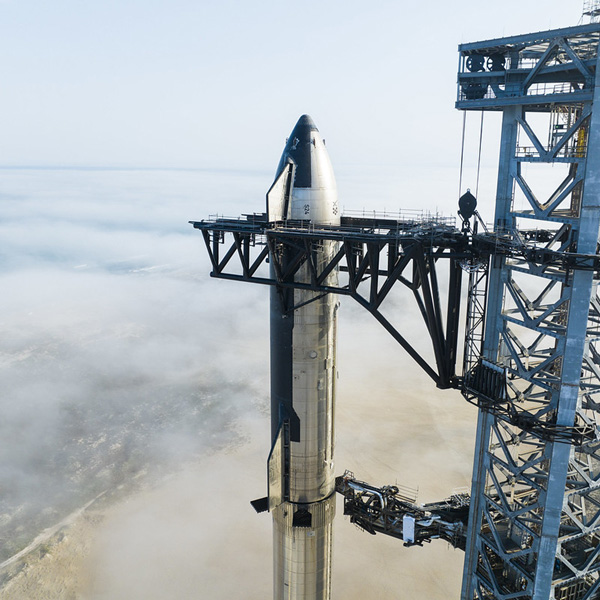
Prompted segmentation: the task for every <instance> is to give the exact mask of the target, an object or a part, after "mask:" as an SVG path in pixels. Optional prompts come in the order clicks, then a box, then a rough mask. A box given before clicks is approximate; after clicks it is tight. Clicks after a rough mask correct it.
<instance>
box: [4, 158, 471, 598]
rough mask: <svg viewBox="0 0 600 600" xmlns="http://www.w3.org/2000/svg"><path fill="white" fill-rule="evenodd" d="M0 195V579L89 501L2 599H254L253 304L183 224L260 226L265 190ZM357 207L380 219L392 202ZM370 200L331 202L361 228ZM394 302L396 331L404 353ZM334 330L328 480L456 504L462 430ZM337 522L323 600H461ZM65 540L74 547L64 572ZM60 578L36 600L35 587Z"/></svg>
mask: <svg viewBox="0 0 600 600" xmlns="http://www.w3.org/2000/svg"><path fill="white" fill-rule="evenodd" d="M1 175H2V180H3V185H2V192H1V193H0V201H1V205H2V222H1V224H0V239H1V243H0V260H1V262H0V277H1V278H2V286H3V289H4V290H6V292H5V294H3V295H2V298H1V300H0V303H1V311H0V319H1V320H2V330H3V336H2V339H1V340H0V359H1V362H0V369H1V373H2V375H1V377H0V380H1V381H2V387H3V393H2V398H1V400H0V402H2V412H3V419H2V422H1V425H0V429H1V431H0V434H1V435H2V439H3V440H4V442H3V444H2V445H1V447H0V453H1V456H0V492H1V493H0V536H1V537H0V539H1V542H0V552H1V555H0V563H2V562H3V561H6V560H7V559H9V558H10V557H11V556H13V555H14V554H15V553H17V552H19V551H20V550H21V549H23V548H24V547H26V546H27V545H28V544H29V543H30V542H31V541H32V539H33V538H35V536H36V535H38V534H39V533H40V532H41V531H43V530H44V529H45V528H47V527H50V526H52V525H56V524H57V523H60V522H61V520H62V519H64V518H65V517H66V516H68V515H69V514H71V513H73V511H75V510H77V509H78V508H81V507H82V506H84V505H85V504H86V503H88V502H90V501H91V500H93V499H94V498H96V497H97V496H98V495H99V494H102V493H105V495H104V496H102V498H101V499H100V500H99V501H98V504H100V505H101V508H100V509H98V511H97V512H96V513H93V512H92V513H91V514H92V516H93V515H96V517H97V518H96V517H94V518H91V517H89V518H88V520H87V521H85V523H84V524H83V525H81V524H80V525H77V527H79V529H77V527H76V528H72V529H69V528H68V527H66V528H64V531H63V533H62V534H61V535H63V536H66V538H65V540H66V541H65V542H61V543H57V544H54V542H53V543H52V544H50V545H46V546H44V547H43V549H42V550H40V548H38V549H36V551H35V557H36V561H33V562H32V561H29V562H28V561H27V560H25V561H24V562H21V563H18V564H12V565H11V566H10V567H5V568H4V569H3V570H2V572H0V577H2V578H3V579H2V581H3V588H2V591H0V597H3V598H7V599H8V598H11V599H13V598H28V599H29V598H35V597H39V598H45V599H49V598H52V597H56V598H63V597H64V598H69V597H74V598H75V597H81V598H86V599H90V600H104V599H109V598H110V599H111V600H120V599H126V598H145V599H148V598H165V597H177V598H181V599H185V598H190V599H191V598H197V597H213V598H232V597H235V598H264V597H268V595H269V594H270V587H271V534H270V529H271V525H270V518H269V517H268V516H267V515H255V514H254V511H253V510H252V509H251V507H250V505H249V500H251V499H253V498H256V497H259V496H262V495H263V494H264V488H265V471H266V468H265V460H266V456H267V454H268V451H269V434H268V431H269V424H268V420H269V418H268V412H267V410H268V409H267V406H268V387H269V386H268V304H267V302H268V294H267V293H266V290H265V289H264V288H262V287H259V286H251V285H244V284H235V283H231V282H222V281H218V280H210V279H209V277H208V272H209V264H208V259H207V258H206V256H205V251H204V248H203V245H202V240H201V236H200V235H199V234H198V232H194V231H193V229H192V227H191V226H190V225H187V221H188V220H191V219H201V218H204V217H206V216H207V215H208V214H210V213H214V212H217V211H218V212H220V213H223V212H224V213H225V214H240V213H242V212H251V211H252V210H256V211H260V210H262V208H263V206H262V205H263V201H264V192H265V189H266V188H267V187H268V185H269V183H270V177H271V176H272V174H271V173H260V172H255V173H240V172H227V173H223V172H207V171H204V172H203V171H160V170H146V171H110V170H35V169H33V170H32V169H15V170H3V171H2V172H1ZM338 179H339V185H340V190H341V191H343V190H344V189H349V188H350V187H351V186H350V183H349V182H351V181H352V179H351V177H350V176H348V179H344V177H343V176H342V177H340V176H339V175H338ZM373 180H374V181H375V178H373ZM391 181H392V184H393V182H394V180H393V178H392V179H391ZM345 186H346V187H345ZM365 187H366V189H368V190H369V193H370V194H372V195H373V196H375V197H377V198H379V202H380V205H379V206H375V207H376V208H379V209H382V208H388V209H392V208H395V207H394V206H393V205H394V202H395V201H396V199H397V198H398V196H399V195H400V194H399V193H398V191H397V190H395V189H383V188H377V187H376V186H373V185H371V186H369V185H366V186H365ZM364 191H365V190H364V189H359V190H355V193H356V197H354V198H352V197H348V196H351V194H346V201H345V202H343V203H344V204H345V205H346V206H352V207H355V208H362V206H361V204H360V203H359V202H357V199H358V198H359V197H364V196H365V194H364ZM402 204H403V202H401V200H400V199H398V200H397V203H396V205H397V206H398V207H399V206H400V205H402ZM390 205H391V206H390ZM448 212H450V211H448ZM407 298H408V300H407V302H406V304H404V300H403V299H402V298H398V299H394V300H393V302H392V303H391V305H390V311H391V313H392V314H393V315H394V316H395V318H396V320H397V321H399V324H400V326H401V328H402V330H403V331H406V332H408V333H409V334H412V335H413V338H415V339H418V338H419V335H422V334H421V333H420V331H419V326H418V323H417V321H416V320H415V318H414V307H413V305H412V304H411V300H410V297H408V296H407ZM339 331H340V333H339V340H338V368H339V372H340V378H339V382H338V383H339V385H338V392H337V413H336V438H337V444H336V465H337V468H336V469H337V471H338V472H339V474H341V473H342V472H343V470H344V469H346V468H348V469H351V470H353V471H354V472H355V474H356V476H357V477H358V478H360V479H364V480H367V481H369V482H372V483H374V484H377V485H383V484H387V483H395V482H398V483H402V484H403V485H407V486H410V487H418V488H419V501H422V502H425V501H430V500H436V499H440V498H442V497H445V496H446V495H448V494H449V493H451V492H452V491H453V489H455V488H461V487H464V486H466V485H467V484H468V481H469V478H470V470H471V458H472V457H471V453H472V443H473V430H474V418H475V411H474V410H473V409H471V407H468V406H465V404H464V402H463V401H462V400H461V399H460V398H459V397H457V396H456V395H454V394H453V393H452V392H443V393H441V392H438V391H436V390H435V388H434V386H433V383H432V382H430V381H429V380H428V378H427V376H426V375H424V374H421V373H420V372H419V371H418V370H417V367H416V366H415V365H414V364H413V363H412V362H411V361H410V359H409V358H408V357H406V356H405V355H404V354H403V352H402V351H401V349H400V348H399V347H398V346H397V345H396V344H395V343H394V342H393V340H392V339H391V338H390V337H389V336H388V335H387V334H386V333H385V332H384V331H383V329H382V328H381V327H380V326H379V325H378V324H377V323H376V322H375V321H374V320H373V319H372V317H370V316H369V315H368V314H366V313H365V312H364V311H363V309H361V308H360V307H359V306H358V305H354V304H352V303H351V302H350V301H347V300H345V299H343V300H342V307H341V310H340V325H339ZM92 508H93V507H92ZM341 513H342V505H341V503H340V504H339V506H338V517H337V519H336V522H335V538H334V539H335V542H334V544H335V546H334V574H333V595H334V598H335V597H342V596H343V597H348V598H354V597H356V598H358V597H364V596H365V594H366V595H369V596H371V597H373V596H374V595H375V596H378V597H394V598H395V597H407V598H408V597H413V596H414V595H417V594H420V595H423V594H424V595H425V596H426V597H428V598H431V599H432V600H435V599H436V598H440V599H441V598H447V597H449V596H456V595H457V593H452V594H449V591H448V590H449V589H451V588H454V589H455V590H456V592H457V591H458V586H459V582H460V569H461V564H462V554H461V553H460V552H459V551H455V550H452V549H449V548H448V547H447V546H446V544H444V543H442V542H437V543H433V544H432V545H431V546H428V547H426V548H415V549H405V548H403V547H402V544H401V542H399V541H398V540H394V539H386V538H384V537H383V536H380V535H378V536H375V537H372V536H369V535H368V534H365V533H362V532H359V531H358V530H357V529H356V528H354V527H353V526H351V525H350V524H349V523H348V522H347V520H346V519H345V518H344V517H343V516H342V514H341ZM80 521H81V520H80ZM80 521H78V522H80ZM84 525H85V527H84ZM78 532H79V533H78ZM69 536H70V538H69ZM78 536H79V537H78ZM60 539H61V540H62V539H63V538H62V537H61V538H60ZM69 539H71V540H72V543H73V544H74V547H75V548H79V547H78V546H76V545H75V542H73V540H78V539H79V540H84V541H85V542H86V544H87V545H86V548H85V551H84V550H82V549H81V548H80V549H79V550H77V552H78V553H79V554H81V556H82V557H83V558H82V559H81V560H80V561H79V562H77V563H74V562H73V560H70V562H69V560H67V559H66V558H65V557H64V556H63V555H64V554H65V552H64V551H63V550H61V548H62V547H63V546H64V545H65V544H67V546H66V548H68V540H69ZM59 541H60V540H59ZM71 553H73V552H71ZM63 559H64V560H63ZM71 559H72V557H71ZM61 561H62V562H61ZM64 561H66V562H64ZM64 564H68V565H69V568H68V569H67V568H66V567H65V566H64ZM61 565H62V566H61ZM434 567H435V568H434ZM432 570H433V572H434V575H433V576H432ZM61 577H62V578H63V580H62V583H61V585H62V586H63V587H62V588H61V589H62V592H59V593H58V595H56V596H52V595H51V592H50V591H49V590H50V589H54V588H56V586H55V585H54V584H52V585H50V584H48V585H46V583H44V582H47V580H52V581H55V580H61ZM52 586H54V588H53V587H52ZM69 586H70V587H69ZM19 590H21V591H19ZM23 590H25V591H23ZM69 590H71V591H70V592H69ZM73 590H76V591H73ZM199 590H200V592H199ZM399 590H403V591H402V595H400V592H399ZM19 594H21V595H19ZM36 594H37V595H36ZM61 594H62V595H61ZM68 594H72V595H68ZM75 594H79V595H75Z"/></svg>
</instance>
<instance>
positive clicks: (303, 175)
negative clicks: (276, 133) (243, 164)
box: [275, 115, 319, 188]
mask: <svg viewBox="0 0 600 600" xmlns="http://www.w3.org/2000/svg"><path fill="white" fill-rule="evenodd" d="M313 131H316V132H318V131H319V130H318V129H317V126H316V125H315V122H314V121H313V120H312V118H311V117H310V116H309V115H302V116H301V117H300V118H299V119H298V122H297V123H296V125H295V126H294V129H292V133H290V137H289V138H288V139H287V143H286V145H285V148H284V149H283V154H282V156H281V160H280V162H279V166H278V167H277V173H276V175H275V179H277V177H278V176H279V174H280V173H281V171H282V170H283V168H284V166H285V164H286V162H287V161H288V159H292V161H293V162H294V163H295V164H296V177H295V186H296V187H307V188H308V187H310V186H311V181H312V178H311V160H310V152H311V133H312V132H313Z"/></svg>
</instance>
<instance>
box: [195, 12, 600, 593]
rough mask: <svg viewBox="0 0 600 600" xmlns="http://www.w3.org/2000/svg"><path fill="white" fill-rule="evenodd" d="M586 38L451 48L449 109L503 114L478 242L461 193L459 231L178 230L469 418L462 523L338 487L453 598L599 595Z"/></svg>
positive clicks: (593, 53) (575, 31)
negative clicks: (308, 308) (425, 552)
mask: <svg viewBox="0 0 600 600" xmlns="http://www.w3.org/2000/svg"><path fill="white" fill-rule="evenodd" d="M588 4H589V5H590V8H589V10H590V11H591V12H590V18H591V19H592V21H594V20H597V18H596V17H597V12H596V9H597V6H596V5H597V3H592V2H590V3H588ZM599 41H600V23H597V22H592V23H589V24H586V25H579V26H576V27H570V28H564V29H557V30H552V31H544V32H538V33H532V34H525V35H518V36H513V37H506V38H501V39H494V40H488V41H483V42H476V43H469V44H462V45H461V46H459V54H460V62H459V73H458V97H457V102H456V107H457V108H458V109H460V110H463V111H497V112H500V113H501V114H502V131H501V146H500V159H499V166H498V182H497V191H496V203H495V215H494V223H493V226H492V227H491V229H490V230H489V231H488V230H485V229H483V230H482V228H480V229H479V231H477V228H476V227H475V225H474V224H473V223H472V220H473V218H474V216H477V213H476V212H475V206H474V205H472V203H471V200H470V198H468V197H467V201H466V202H464V198H463V204H462V206H461V218H462V219H463V226H462V228H461V229H457V228H456V227H455V226H454V225H453V223H452V222H449V221H446V220H444V219H440V218H439V217H437V216H431V215H423V214H421V215H418V216H415V215H414V214H410V213H409V212H407V213H405V214H403V215H396V216H391V215H369V216H365V215H362V216H358V217H357V216H350V215H348V214H343V215H341V218H340V220H339V223H338V222H337V221H336V222H335V223H330V224H321V223H318V222H317V223H310V222H306V221H303V220H301V219H300V220H298V219H296V220H294V219H291V218H289V219H288V218H284V219H283V220H277V221H276V220H274V219H273V218H272V217H271V216H270V215H269V214H267V213H263V214H254V215H244V216H243V217H240V218H237V219H226V218H220V219H214V220H209V221H201V222H194V223H193V225H194V227H195V228H197V229H199V230H200V231H201V232H202V235H203V237H204V241H205V244H206V248H207V251H208V254H209V257H210V260H211V264H212V273H211V275H212V276H214V277H219V278H224V279H230V280H237V281H247V282H254V283H261V284H265V285H269V286H273V287H274V288H275V289H276V290H278V293H279V294H280V295H283V294H286V293H288V292H289V291H290V290H304V291H305V292H308V291H310V292H312V293H315V294H316V296H315V297H322V296H325V295H328V294H340V295H346V296H350V297H352V298H354V299H355V300H356V301H357V302H359V303H360V304H361V305H362V306H363V307H364V308H365V309H367V310H368V311H369V312H370V313H371V314H372V315H373V316H374V317H375V318H376V319H377V320H378V321H379V322H380V323H381V324H382V325H383V326H384V327H385V328H386V330H387V331H388V332H389V333H390V334H391V335H392V336H393V337H394V339H395V340H396V341H397V342H398V343H399V344H400V345H401V346H402V347H403V348H404V349H405V350H406V351H407V352H408V353H409V354H410V356H411V357H412V358H413V359H414V360H415V361H416V362H417V364H419V365H420V366H421V368H422V369H424V370H425V372H426V373H427V374H428V375H429V376H430V377H431V379H432V380H433V381H434V383H435V384H436V385H437V387H439V388H455V389H459V390H460V391H461V392H462V394H463V395H464V397H465V398H466V399H467V400H468V401H470V402H472V403H474V404H476V405H477V406H478V408H479V412H478V423H477V438H476V445H475V457H474V466H473V479H472V489H471V495H470V506H469V510H468V515H467V514H466V510H465V508H466V506H467V504H469V499H468V498H465V497H461V498H454V499H451V500H449V501H448V502H442V503H435V504H432V505H428V506H427V507H425V508H424V507H417V506H416V505H414V504H413V503H412V502H411V501H410V499H409V498H402V497H400V496H399V495H398V490H397V489H396V488H393V486H388V487H386V488H375V487H373V486H370V485H368V484H364V483H362V482H357V481H355V480H354V479H353V478H352V477H350V476H344V477H343V478H338V481H337V482H336V488H337V490H338V491H339V492H340V493H343V494H344V498H345V500H344V501H345V507H344V510H345V513H346V514H351V515H352V519H353V520H354V522H356V523H359V524H361V526H362V527H363V528H364V529H366V530H368V531H370V532H371V533H375V532H380V533H386V534H390V535H394V536H395V537H399V538H400V539H403V540H404V542H405V544H407V545H412V544H414V543H420V541H423V540H426V539H431V538H432V537H441V538H443V539H446V540H448V541H450V543H453V544H454V545H455V546H456V547H460V548H464V549H465V563H464V577H463V588H462V595H461V597H462V600H475V599H477V600H491V599H495V600H509V599H521V600H525V599H528V600H549V599H553V600H592V599H598V598H600V429H599V425H600V422H599V420H600V413H599V411H600V397H599V393H600V298H599V297H598V290H597V283H598V279H599V278H600V276H599V273H600V261H599V257H598V237H599V233H600V96H599V94H600V69H599V68H598V60H599V52H598V47H599ZM473 200H474V199H473ZM323 248H330V249H332V251H331V252H327V253H323ZM267 260H268V261H270V264H269V265H268V267H267V266H266V265H265V263H266V262H267ZM442 264H445V265H446V266H447V269H448V277H447V278H444V279H441V278H439V277H438V275H437V271H438V269H439V268H440V267H441V265H442ZM465 270H466V271H467V272H468V274H469V277H468V295H467V307H466V327H465V331H466V333H465V337H464V340H463V341H464V344H463V361H462V369H460V371H459V372H457V369H456V365H457V348H458V341H459V333H458V332H459V318H460V314H461V311H460V301H461V281H462V273H463V271H465ZM336 271H339V275H340V277H339V280H338V279H337V278H332V277H331V274H332V273H334V272H336ZM440 281H447V282H448V283H447V287H445V289H442V286H441V285H440V283H439V282H440ZM398 288H401V289H408V290H410V292H412V295H413V297H414V300H415V302H416V304H417V306H418V309H419V313H420V314H421V316H422V318H423V323H424V326H425V331H426V334H427V337H428V339H429V341H430V347H431V352H430V356H431V357H432V359H428V358H427V357H426V356H424V355H423V353H422V352H421V351H420V350H419V349H417V348H415V347H414V346H413V345H411V343H410V342H409V341H408V340H407V339H406V337H405V336H404V335H403V334H402V332H401V331H399V330H398V329H397V328H396V327H394V325H393V324H392V323H391V322H390V321H389V320H388V318H387V317H386V316H385V315H384V313H383V312H382V305H383V304H384V303H385V301H386V298H388V296H389V295H390V293H391V292H392V290H395V289H398ZM444 292H445V293H444ZM443 300H445V302H444V301H443ZM284 462H285V461H284Z"/></svg>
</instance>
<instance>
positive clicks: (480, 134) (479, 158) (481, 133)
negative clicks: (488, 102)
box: [475, 110, 484, 198]
mask: <svg viewBox="0 0 600 600" xmlns="http://www.w3.org/2000/svg"><path fill="white" fill-rule="evenodd" d="M483 114H484V111H483V110H482V111H481V126H480V128H479V155H478V156H477V184H476V185H475V198H479V168H480V167H481V145H482V141H483Z"/></svg>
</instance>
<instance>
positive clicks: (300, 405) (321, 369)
mask: <svg viewBox="0 0 600 600" xmlns="http://www.w3.org/2000/svg"><path fill="white" fill-rule="evenodd" d="M288 168H289V173H290V177H291V178H292V185H291V187H290V188H289V190H290V193H289V198H288V199H289V206H288V207H287V209H286V210H287V216H289V217H290V218H291V219H302V220H303V221H310V222H311V224H312V225H314V226H319V225H328V224H330V225H337V224H339V211H338V205H337V190H336V184H335V178H334V176H333V170H332V168H331V163H330V161H329V156H328V153H327V150H326V149H325V145H324V143H323V140H322V139H321V136H320V134H319V131H318V130H317V128H316V127H315V125H314V123H313V121H312V119H311V118H310V117H308V116H307V115H304V116H302V117H301V118H300V120H299V121H298V123H297V125H296V127H295V128H294V130H293V131H292V134H291V135H290V137H289V138H288V141H287V144H286V147H285V149H284V152H283V155H282V158H281V162H280V165H279V168H278V172H277V175H276V178H275V181H276V183H277V180H278V178H281V176H282V173H283V172H284V171H285V169H288ZM274 186H275V184H274ZM335 252H336V247H335V244H334V243H333V242H325V243H324V244H322V245H321V246H320V247H318V248H315V249H314V256H315V260H316V261H317V263H320V262H325V261H327V260H328V259H329V258H331V257H332V256H333V254H334V253H335ZM329 277H330V278H331V280H335V279H336V278H337V273H335V272H333V273H332V274H331V275H330V276H329ZM296 281H299V282H310V274H309V271H308V267H307V265H304V266H303V267H302V268H301V269H300V271H299V272H298V274H297V275H296ZM294 307H298V308H294ZM336 312H337V300H336V299H335V298H334V297H333V296H331V295H325V296H323V297H318V294H317V293H315V292H312V291H309V290H298V289H296V290H293V291H292V290H289V291H286V290H281V289H277V288H273V289H272V292H271V425H272V437H273V444H274V447H275V445H277V444H278V443H280V444H282V445H284V446H285V456H286V460H285V463H286V464H285V466H284V467H282V471H285V476H286V482H285V484H283V483H282V485H281V487H280V489H281V490H283V491H282V494H281V496H282V497H281V498H280V501H276V502H274V501H273V500H272V499H270V504H271V506H270V509H271V512H272V514H273V555H274V578H273V579H274V598H275V599H277V600H281V599H286V600H292V599H298V600H300V599H302V600H309V599H310V600H312V599H315V600H316V599H326V598H329V597H330V589H331V548H332V522H333V517H334V514H335V491H334V487H335V477H334V467H333V450H334V412H335V411H334V406H335V378H336V363H335V346H336ZM284 426H285V435H286V436H287V437H286V439H285V440H284V438H283V437H282V436H283V434H282V431H283V428H284ZM278 439H279V440H280V442H278ZM277 451H278V452H282V453H283V452H284V451H283V450H277ZM276 475H277V476H281V477H283V476H284V474H283V472H280V473H277V474H276ZM272 487H273V486H272V482H270V488H272Z"/></svg>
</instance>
